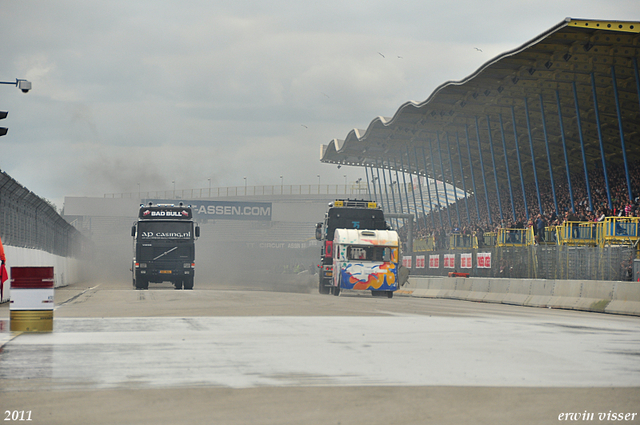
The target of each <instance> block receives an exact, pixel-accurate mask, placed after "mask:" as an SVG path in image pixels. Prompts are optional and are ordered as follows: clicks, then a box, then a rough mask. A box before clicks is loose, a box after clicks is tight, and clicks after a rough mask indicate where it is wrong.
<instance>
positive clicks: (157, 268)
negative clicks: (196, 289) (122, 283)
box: [131, 203, 200, 289]
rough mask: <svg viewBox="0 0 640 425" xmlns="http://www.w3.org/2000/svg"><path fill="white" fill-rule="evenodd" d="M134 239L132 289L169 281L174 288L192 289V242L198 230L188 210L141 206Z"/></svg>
mask: <svg viewBox="0 0 640 425" xmlns="http://www.w3.org/2000/svg"><path fill="white" fill-rule="evenodd" d="M131 236H132V237H133V264H132V267H131V271H132V273H133V286H134V287H135V288H136V289H148V288H149V283H161V282H167V281H168V282H171V283H172V284H173V286H174V287H175V288H176V289H182V288H184V289H193V282H194V277H195V240H196V238H198V237H200V227H199V226H198V225H196V224H195V223H194V221H193V214H192V211H191V207H189V206H185V205H183V204H182V203H180V204H179V205H177V206H176V205H174V204H155V205H154V204H152V203H149V204H148V205H140V210H139V213H138V220H137V222H136V223H135V224H134V225H133V227H132V228H131Z"/></svg>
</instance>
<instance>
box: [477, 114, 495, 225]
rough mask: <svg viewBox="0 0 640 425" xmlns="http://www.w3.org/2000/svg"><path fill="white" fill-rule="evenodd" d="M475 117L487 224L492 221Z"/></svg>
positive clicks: (478, 129) (478, 127)
mask: <svg viewBox="0 0 640 425" xmlns="http://www.w3.org/2000/svg"><path fill="white" fill-rule="evenodd" d="M475 118H476V136H477V138H478V155H479V156H480V172H481V174H482V183H483V184H484V199H485V200H486V201H487V215H488V216H489V224H492V223H493V220H492V219H491V206H490V205H489V191H488V190H487V178H486V177H485V175H484V161H483V160H482V146H481V145H480V126H479V125H478V117H475Z"/></svg>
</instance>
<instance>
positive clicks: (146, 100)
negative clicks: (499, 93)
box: [0, 0, 640, 207]
mask: <svg viewBox="0 0 640 425" xmlns="http://www.w3.org/2000/svg"><path fill="white" fill-rule="evenodd" d="M565 17H573V18H589V19H613V20H636V21H637V20H640V6H638V1H637V0H601V1H595V0H576V1H570V0H538V1H526V2H525V1H518V0H494V1H491V0H484V1H477V0H466V1H455V0H453V1H442V0H438V1H431V0H408V1H403V0H400V1H396V2H389V1H384V2H383V1H379V0H366V1H365V0H336V1H323V0H320V1H313V2H304V1H298V2H294V1H291V0H278V1H267V0H262V1H260V0H253V1H246V0H234V1H218V0H203V1H195V0H181V1H179V2H178V1H162V0H153V1H150V0H149V1H142V0H139V1H135V0H122V1H116V0H110V1H100V2H98V1H89V0H82V1H73V0H68V1H62V0H50V1H44V0H43V1H29V0H21V1H9V0H0V36H1V37H0V39H1V40H2V43H1V44H0V80H1V81H15V79H16V78H24V79H27V80H30V81H31V82H32V83H33V89H32V91H31V92H29V93H28V94H23V93H21V92H20V91H19V90H18V89H17V88H14V87H12V86H10V85H4V86H0V110H7V111H9V116H8V118H7V119H6V120H3V121H1V122H0V125H2V126H6V127H8V128H9V133H8V134H7V135H6V136H4V137H1V138H0V169H2V170H3V171H5V172H7V173H9V175H11V176H12V177H13V178H15V179H16V180H18V181H19V182H20V183H22V184H23V185H25V186H26V187H28V188H29V189H30V190H32V191H33V192H35V193H36V194H38V195H39V196H42V197H44V198H47V199H50V200H52V201H53V202H55V203H56V204H57V205H58V206H59V207H62V202H63V199H64V197H65V196H98V197H101V196H103V195H104V194H105V193H112V192H137V191H138V184H139V185H140V189H141V190H142V191H148V190H171V189H172V188H173V184H172V181H175V182H176V183H175V185H176V188H177V189H188V188H206V187H208V185H209V179H211V185H212V186H213V187H218V186H221V187H224V186H243V185H244V177H246V178H247V184H248V185H279V184H280V183H281V180H280V176H281V175H282V176H283V182H284V184H285V185H286V184H317V183H318V177H317V175H320V176H321V177H320V180H321V183H322V184H325V183H332V184H338V183H339V184H344V180H345V178H344V175H345V174H346V175H347V179H348V180H349V181H350V182H351V181H354V180H355V179H357V178H358V177H363V176H364V171H363V170H362V169H361V168H355V167H343V168H341V169H337V167H336V166H335V165H328V164H322V163H320V161H319V158H320V145H322V144H328V143H329V142H330V141H331V140H332V139H334V138H337V139H343V138H344V137H346V135H347V133H348V132H349V131H350V130H351V129H353V128H362V129H365V128H366V127H367V126H368V125H369V123H370V122H371V121H372V120H373V119H374V118H375V117H376V116H392V115H393V114H394V113H395V112H396V110H397V109H398V107H399V106H400V105H401V104H402V103H404V102H406V101H408V100H414V101H423V100H425V99H426V98H427V97H428V96H429V95H430V94H431V93H432V92H433V90H434V89H435V88H436V87H437V86H439V85H440V84H442V83H444V82H445V81H448V80H460V79H463V78H464V77H466V76H468V75H469V74H471V73H473V72H474V71H475V70H476V69H477V68H478V67H480V66H481V65H482V64H483V63H485V62H486V61H488V60H490V59H492V58H493V57H495V56H497V55H499V54H501V53H504V52H506V51H508V50H511V49H513V48H516V47H518V46H520V45H521V44H524V43H525V42H527V41H529V40H531V39H532V38H534V37H535V36H537V35H539V34H540V33H542V32H544V31H545V30H547V29H549V28H551V27H552V26H554V25H555V24H557V23H559V22H561V21H562V20H563V19H564V18H565ZM476 47H477V48H480V49H481V50H482V52H479V51H478V50H476V49H475V48H476Z"/></svg>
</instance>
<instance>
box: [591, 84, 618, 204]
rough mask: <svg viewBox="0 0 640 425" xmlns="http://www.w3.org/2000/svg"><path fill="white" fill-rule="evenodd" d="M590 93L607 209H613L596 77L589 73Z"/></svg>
mask: <svg viewBox="0 0 640 425" xmlns="http://www.w3.org/2000/svg"><path fill="white" fill-rule="evenodd" d="M591 91H592V92H593V110H594V112H595V114H596V128H597V129H598V140H599V141H600V157H601V158H602V172H603V173H604V184H605V187H606V189H607V202H608V204H609V209H610V210H612V209H613V205H612V204H611V190H610V189H609V176H607V161H606V159H605V157H604V143H603V141H602V127H601V126H600V112H599V111H598V95H597V94H596V77H595V75H594V74H593V72H592V73H591Z"/></svg>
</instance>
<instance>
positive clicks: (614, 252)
mask: <svg viewBox="0 0 640 425" xmlns="http://www.w3.org/2000/svg"><path fill="white" fill-rule="evenodd" d="M461 254H466V255H467V256H469V254H471V258H469V260H470V262H468V263H467V264H466V266H467V267H465V268H463V267H462V266H463V264H462V258H463V256H464V255H461ZM478 254H484V255H487V254H490V262H489V264H490V265H489V267H486V263H485V267H482V268H481V267H478V261H477V258H478V256H479V255H478ZM415 255H417V256H422V257H423V258H424V259H425V260H426V261H424V263H421V262H417V263H418V264H424V266H423V267H422V268H417V267H416V258H415ZM434 256H437V257H438V259H439V261H437V262H434V261H431V262H430V261H429V260H430V259H431V258H434ZM445 256H449V258H450V260H449V261H446V262H445V261H443V260H444V258H445ZM637 257H638V251H637V250H636V248H635V247H633V246H624V245H619V246H607V247H604V248H600V247H593V246H570V245H533V246H523V247H509V246H492V247H486V246H485V247H483V248H469V249H466V250H460V249H458V250H455V251H454V250H438V251H426V252H416V253H415V254H414V258H413V261H412V265H413V268H412V270H411V273H412V274H416V275H429V276H446V275H448V273H449V272H454V271H456V272H464V273H469V274H470V275H471V276H476V277H496V278H500V277H504V278H516V279H558V280H571V279H580V280H616V281H618V280H630V279H631V277H632V273H633V260H634V259H635V258H637ZM436 264H437V267H434V266H433V265H436ZM469 266H470V267H469Z"/></svg>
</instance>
